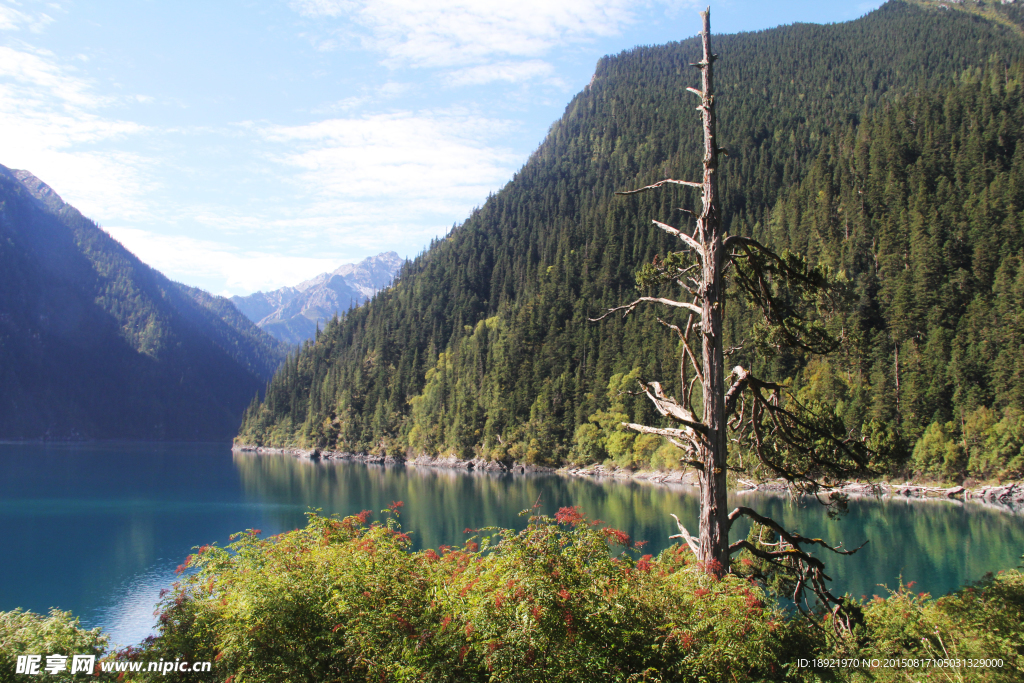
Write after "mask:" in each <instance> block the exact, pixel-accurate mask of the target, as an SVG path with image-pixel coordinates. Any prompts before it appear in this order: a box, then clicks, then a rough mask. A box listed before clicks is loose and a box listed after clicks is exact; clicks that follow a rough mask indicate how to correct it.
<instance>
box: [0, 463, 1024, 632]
mask: <svg viewBox="0 0 1024 683" xmlns="http://www.w3.org/2000/svg"><path fill="white" fill-rule="evenodd" d="M538 499H539V500H540V507H541V510H542V511H543V512H544V513H547V514H553V513H554V512H555V511H557V510H558V508H559V507H563V506H570V505H579V506H581V508H582V509H583V511H584V512H585V513H586V514H587V515H588V516H589V517H591V518H599V519H602V520H604V521H605V522H606V523H608V524H609V525H610V526H614V527H616V528H618V529H622V530H623V531H626V532H627V533H629V534H630V536H631V537H632V538H634V539H636V540H646V541H648V543H649V545H648V546H647V547H646V548H645V552H654V553H657V552H658V551H660V550H661V549H663V548H665V547H667V546H668V545H669V541H668V536H669V535H671V534H673V533H675V529H674V523H673V521H672V519H671V518H670V517H669V513H672V512H674V513H676V514H677V515H679V517H680V519H682V520H683V521H684V522H685V523H687V524H688V526H689V528H690V529H691V531H692V530H694V529H695V527H696V519H697V497H696V489H692V488H689V487H683V486H675V487H670V486H658V485H652V484H646V483H639V482H632V481H620V480H603V481H592V480H589V479H581V478H569V477H562V476H559V475H527V476H522V475H519V476H513V475H489V474H478V473H472V472H463V471H455V470H441V469H429V468H416V467H402V466H396V467H385V466H376V465H363V464H360V463H354V462H326V463H311V462H308V461H305V460H299V459H296V458H292V457H289V456H271V455H250V454H233V453H232V452H231V449H230V445H229V444H221V443H218V444H206V443H204V444H166V443H160V444H152V443H145V444H139V443H137V444H38V443H36V444H0V528H3V529H4V530H5V536H6V543H5V546H6V548H5V552H4V561H3V563H2V565H0V567H2V568H0V610H10V609H14V608H15V607H23V608H26V609H30V610H33V611H37V612H45V611H46V610H48V609H49V608H50V607H59V608H61V609H65V610H71V611H72V612H74V613H75V615H77V616H79V617H81V619H82V622H83V624H85V625H88V626H102V627H104V628H105V629H106V630H107V631H108V632H109V633H110V634H111V636H112V640H113V641H114V642H117V643H120V644H130V643H135V642H138V641H139V640H141V639H142V638H143V637H145V636H146V635H147V634H149V633H150V632H151V627H152V624H153V621H154V618H153V605H154V603H155V602H156V600H157V597H158V594H159V592H160V590H161V589H162V588H165V587H167V586H169V585H170V584H171V582H173V580H174V569H175V567H177V565H178V564H180V563H181V562H182V560H183V559H184V557H185V556H186V555H187V554H188V553H189V552H190V551H191V549H192V548H193V547H194V546H197V545H202V544H204V543H213V542H216V543H218V544H220V545H224V544H226V543H227V542H228V536H229V535H230V534H231V533H233V532H236V531H241V530H244V529H249V528H257V529H262V531H263V533H264V534H265V535H270V534H274V533H278V532H281V531H286V530H288V529H293V528H295V527H297V526H301V525H303V524H304V523H305V517H304V515H305V513H306V512H307V511H308V510H309V509H310V508H322V510H323V511H324V512H325V513H338V514H340V515H347V514H354V513H358V512H359V511H361V510H364V509H368V510H373V511H375V512H376V511H379V510H381V509H382V508H384V507H386V506H387V505H388V504H390V503H391V502H392V501H396V500H401V501H403V502H404V503H405V507H404V508H403V514H402V523H403V526H404V528H405V530H406V531H410V530H411V531H412V532H413V533H412V538H413V541H414V543H415V544H416V546H417V547H434V548H436V547H437V546H439V545H441V544H448V545H457V544H461V542H462V541H463V540H464V539H465V538H466V534H464V530H465V529H466V528H467V527H471V528H479V527H483V526H506V527H517V528H521V527H522V526H524V525H525V520H524V519H523V518H522V517H520V516H519V515H518V513H519V511H521V510H523V509H525V508H529V507H531V506H532V505H533V504H534V503H535V502H536V501H537V500H538ZM739 501H742V504H744V505H749V506H752V507H754V508H755V509H757V510H759V511H760V512H762V513H764V514H767V515H768V516H770V517H773V518H774V519H776V520H778V521H780V522H782V523H783V524H785V525H786V526H787V527H789V528H790V529H794V530H797V531H799V532H801V533H803V534H804V535H807V536H820V537H823V538H825V539H827V540H829V541H832V542H839V541H843V542H845V543H846V545H847V547H854V546H857V545H859V544H860V543H862V542H863V541H865V540H867V541H869V542H868V544H867V546H865V547H864V548H863V549H862V550H861V551H860V552H858V553H857V554H856V555H853V556H851V557H835V556H832V557H824V558H823V559H824V560H825V562H826V564H827V566H828V567H829V570H830V574H831V576H832V577H833V579H835V581H834V584H833V592H837V593H843V592H850V593H852V594H854V595H858V596H860V595H871V594H884V591H885V589H884V588H880V587H879V585H880V584H883V585H888V586H889V587H890V588H892V587H895V586H897V585H898V582H899V579H900V577H901V576H902V578H903V581H904V582H910V581H915V582H916V584H915V586H914V589H915V590H917V591H927V592H930V593H932V594H936V595H938V594H943V593H946V592H948V591H950V590H953V589H955V588H957V587H958V586H960V585H962V584H963V583H965V582H967V581H972V580H976V579H978V578H980V577H981V576H982V575H983V574H984V573H985V572H989V571H998V570H1000V569H1007V568H1011V567H1015V566H1018V565H1019V564H1020V562H1021V555H1022V554H1024V517H1022V516H1021V515H1018V514H1009V513H1006V512H1003V511H1000V510H994V509H991V508H988V507H984V506H982V505H979V504H972V503H968V504H961V503H957V502H952V501H911V500H906V499H888V500H876V499H861V500H857V501H855V502H854V503H852V504H851V511H850V513H849V514H848V515H846V516H845V517H843V518H841V519H838V520H830V519H828V517H827V516H826V515H825V513H824V511H823V509H822V508H821V507H820V506H818V505H817V504H815V503H813V502H812V503H810V504H806V503H800V502H797V501H793V500H791V499H789V498H787V497H784V496H775V495H770V494H761V493H748V494H740V495H736V496H733V497H732V499H731V500H730V503H732V504H736V503H738V502H739ZM741 534H742V535H745V534H746V530H745V529H738V530H736V531H734V532H733V540H735V539H736V538H738V537H739V536H740V535H741ZM819 555H820V553H819Z"/></svg>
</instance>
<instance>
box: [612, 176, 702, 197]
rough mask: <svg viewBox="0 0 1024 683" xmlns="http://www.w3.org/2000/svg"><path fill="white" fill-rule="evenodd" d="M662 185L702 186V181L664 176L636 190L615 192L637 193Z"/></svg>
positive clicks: (624, 193) (623, 193)
mask: <svg viewBox="0 0 1024 683" xmlns="http://www.w3.org/2000/svg"><path fill="white" fill-rule="evenodd" d="M663 185H686V186H688V187H704V185H703V184H702V183H692V182H690V181H689V180H673V179H672V178H666V179H665V180H659V181H658V182H656V183H654V184H653V185H648V186H647V187H641V188H640V189H638V190H621V191H619V192H616V193H615V194H622V195H626V194H639V193H641V192H647V190H656V189H658V188H659V187H662V186H663Z"/></svg>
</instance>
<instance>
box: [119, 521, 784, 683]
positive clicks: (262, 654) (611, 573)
mask: <svg viewBox="0 0 1024 683" xmlns="http://www.w3.org/2000/svg"><path fill="white" fill-rule="evenodd" d="M385 512H386V514H387V515H388V518H387V521H386V523H383V524H382V523H373V524H367V515H366V514H365V513H364V515H362V516H355V517H346V518H345V519H340V520H339V519H335V518H328V517H323V516H320V515H318V514H311V515H310V518H309V523H308V524H307V526H306V527H305V528H304V529H300V530H296V531H292V532H289V533H286V534H282V535H280V536H277V537H274V538H269V539H262V538H260V537H259V535H258V534H257V533H256V532H254V531H248V532H245V533H243V534H241V535H239V536H238V537H237V539H236V540H235V541H234V542H233V543H232V544H231V545H230V546H229V547H228V548H227V549H221V548H216V547H204V548H202V549H200V550H199V552H197V553H196V554H194V555H192V556H190V558H189V560H188V562H187V569H188V571H189V573H188V574H187V576H186V577H185V578H184V579H183V580H182V581H181V582H180V583H179V584H178V585H177V587H176V588H175V590H174V591H173V592H172V593H171V594H169V595H168V596H167V597H165V598H164V600H163V602H162V603H161V612H160V625H159V636H158V637H157V638H155V639H154V640H153V641H151V642H150V643H148V644H146V645H145V647H144V648H143V650H141V651H138V652H134V653H132V656H133V657H140V658H142V659H144V660H153V659H156V658H159V657H164V658H176V657H183V658H188V659H190V660H192V661H196V660H205V659H210V660H214V661H215V662H216V663H215V665H214V667H215V672H214V673H215V676H214V678H213V679H212V680H225V679H226V678H227V677H228V676H234V677H235V678H234V680H235V681H243V680H246V681H250V680H251V681H264V680H265V681H271V680H272V681H282V682H283V681H299V680H302V681H307V680H336V681H365V680H373V681H378V680H383V681H407V680H408V681H413V680H415V681H420V680H423V681H487V680H500V681H580V680H587V679H596V680H611V681H627V680H664V681H669V680H672V681H699V680H701V681H702V680H730V681H754V680H763V679H765V678H771V679H775V678H780V677H782V676H783V675H784V674H785V673H786V671H787V670H788V669H787V664H786V662H788V661H791V660H792V659H793V657H794V656H795V655H793V656H791V655H792V653H793V652H794V651H795V648H797V646H796V645H795V640H794V633H797V631H798V630H799V629H793V628H791V627H790V626H789V624H788V622H787V620H786V618H785V615H784V614H783V613H782V612H781V611H780V610H779V608H777V607H775V606H774V605H773V604H770V603H769V601H768V600H767V599H766V597H765V595H764V594H763V593H762V592H761V590H760V589H759V588H758V587H757V586H756V585H755V584H753V583H752V582H749V581H747V580H744V579H741V578H739V577H737V576H732V575H729V576H726V578H724V579H722V580H716V579H715V578H714V577H713V576H711V575H710V574H708V573H706V572H704V571H703V570H702V569H701V568H700V567H699V566H698V565H697V564H696V563H695V562H692V561H691V560H692V555H691V554H690V553H689V551H688V550H687V551H684V550H682V549H681V548H679V547H678V546H675V547H673V548H671V549H669V550H666V551H664V552H662V553H661V554H660V555H659V556H658V557H652V556H651V555H640V551H639V550H637V549H635V548H629V547H626V546H628V544H629V539H628V537H626V536H625V534H622V533H621V532H618V531H616V530H613V529H607V528H604V527H602V526H601V525H599V524H595V523H591V522H588V521H587V520H586V519H585V518H584V517H583V515H582V514H580V513H579V511H578V510H577V509H575V508H563V509H562V510H561V511H560V512H559V514H558V515H557V516H556V518H554V519H552V518H550V517H543V516H533V517H530V519H529V524H528V526H527V527H526V529H524V530H523V531H518V532H517V531H512V530H507V529H504V530H502V529H488V530H481V531H479V532H477V535H475V536H473V537H472V538H470V540H468V541H467V542H466V543H465V544H464V545H463V546H461V547H457V548H450V547H442V548H440V549H437V550H435V549H427V550H423V551H420V552H410V550H409V537H408V535H406V534H405V533H403V532H402V530H401V527H400V526H399V524H398V521H397V517H398V515H397V508H395V509H393V510H389V511H385ZM610 548H611V550H610ZM171 676H173V674H171ZM171 676H168V677H162V680H174V679H173V678H172V677H171ZM144 679H145V676H144V675H143V676H139V677H137V680H144ZM182 680H184V678H183V679H182ZM189 680H195V678H194V677H193V678H190V679H189Z"/></svg>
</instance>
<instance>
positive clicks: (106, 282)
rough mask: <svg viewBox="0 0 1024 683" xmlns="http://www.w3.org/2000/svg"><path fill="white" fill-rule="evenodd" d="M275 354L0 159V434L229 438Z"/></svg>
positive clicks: (233, 316) (225, 306)
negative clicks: (8, 167)
mask: <svg viewBox="0 0 1024 683" xmlns="http://www.w3.org/2000/svg"><path fill="white" fill-rule="evenodd" d="M283 355H284V353H283V348H282V347H281V346H280V345H279V343H278V342H277V341H276V340H274V339H273V338H271V337H270V336H269V335H267V334H266V333H264V332H263V331H261V330H260V329H258V328H257V327H256V326H255V325H253V324H252V323H251V322H249V321H248V320H247V319H246V318H245V317H244V316H243V315H242V314H241V313H239V312H238V310H237V309H235V307H234V306H232V305H231V303H230V302H229V301H227V300H226V299H224V298H222V297H215V296H211V295H210V294H208V293H206V292H204V291H202V290H199V289H193V288H190V287H185V286H184V285H180V284H178V283H175V282H171V281H170V280H168V279H167V278H166V277H164V276H163V275H161V274H160V273H159V272H157V271H155V270H153V269H152V268H150V267H149V266H147V265H146V264H144V263H142V262H141V261H139V260H138V259H137V258H136V257H135V256H134V255H132V254H131V253H130V252H128V251H127V250H126V249H125V248H124V247H122V246H121V245H120V244H119V243H118V242H116V241H115V240H113V239H112V238H111V237H110V236H109V235H107V234H106V233H105V232H103V231H102V230H100V229H99V228H98V227H97V226H96V224H94V223H93V222H92V221H90V220H88V219H87V218H85V217H84V216H82V214H81V213H79V212H78V211H77V210H76V209H75V208H74V207H72V206H70V205H68V204H66V203H64V202H63V201H62V200H61V199H60V197H59V196H58V195H57V194H56V193H55V192H53V190H52V189H50V188H49V187H48V186H47V185H46V184H45V183H43V182H42V181H40V180H39V179H38V178H36V177H35V176H33V175H32V174H31V173H28V172H26V171H10V170H8V169H7V168H4V167H2V166H0V387H2V390H0V438H133V439H220V438H230V436H231V435H232V434H233V433H234V432H235V430H236V429H237V427H238V422H239V419H240V417H241V415H242V412H243V410H244V409H245V406H246V404H247V402H248V401H249V400H251V399H252V397H253V396H254V395H255V394H256V393H257V392H258V391H259V389H260V388H261V387H262V385H263V383H264V382H265V381H266V380H267V379H269V378H270V377H271V375H272V374H273V372H274V370H275V368H276V367H277V365H278V364H279V363H280V361H281V359H282V357H283Z"/></svg>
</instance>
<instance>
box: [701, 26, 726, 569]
mask: <svg viewBox="0 0 1024 683" xmlns="http://www.w3.org/2000/svg"><path fill="white" fill-rule="evenodd" d="M701 19H703V20H704V27H703V31H702V33H701V42H702V43H703V47H704V54H703V58H702V59H701V61H700V62H699V63H698V64H697V65H696V66H697V67H699V68H700V70H701V93H700V95H701V103H700V106H699V107H698V109H699V110H700V112H701V117H702V119H703V124H704V182H703V191H704V194H703V197H702V199H703V203H704V207H703V210H702V211H701V215H700V217H699V218H698V220H697V234H698V241H699V242H700V243H701V244H702V245H703V248H704V258H703V273H702V274H703V277H702V283H701V284H702V288H703V289H702V291H701V292H700V294H701V299H702V300H703V301H702V311H701V328H700V329H701V336H702V341H703V344H702V346H703V350H702V361H703V363H702V364H703V369H704V381H703V387H702V389H703V393H704V401H703V403H704V415H703V420H702V422H703V423H704V425H705V426H706V427H707V434H706V435H705V443H704V444H703V446H702V448H701V452H700V453H699V454H698V460H700V461H701V463H702V464H703V465H704V467H703V472H701V479H702V481H701V484H702V485H701V506H700V533H699V547H700V553H699V558H700V560H701V561H703V562H704V563H705V565H706V566H707V568H708V569H709V570H711V571H713V572H714V573H716V574H721V573H723V572H724V571H725V569H726V568H727V567H728V566H729V515H728V511H727V509H726V505H727V503H726V480H725V473H726V456H727V454H728V451H727V448H728V437H727V434H726V430H727V425H726V417H725V358H724V356H723V345H722V318H723V314H724V312H725V311H724V309H725V282H724V278H723V274H722V265H723V263H724V259H723V256H724V254H723V247H722V221H721V211H720V209H719V201H718V174H717V171H718V142H717V140H716V138H715V125H716V121H715V106H714V98H715V95H714V80H713V72H712V64H713V62H714V60H715V55H713V54H712V53H711V17H710V10H707V11H704V12H701Z"/></svg>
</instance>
